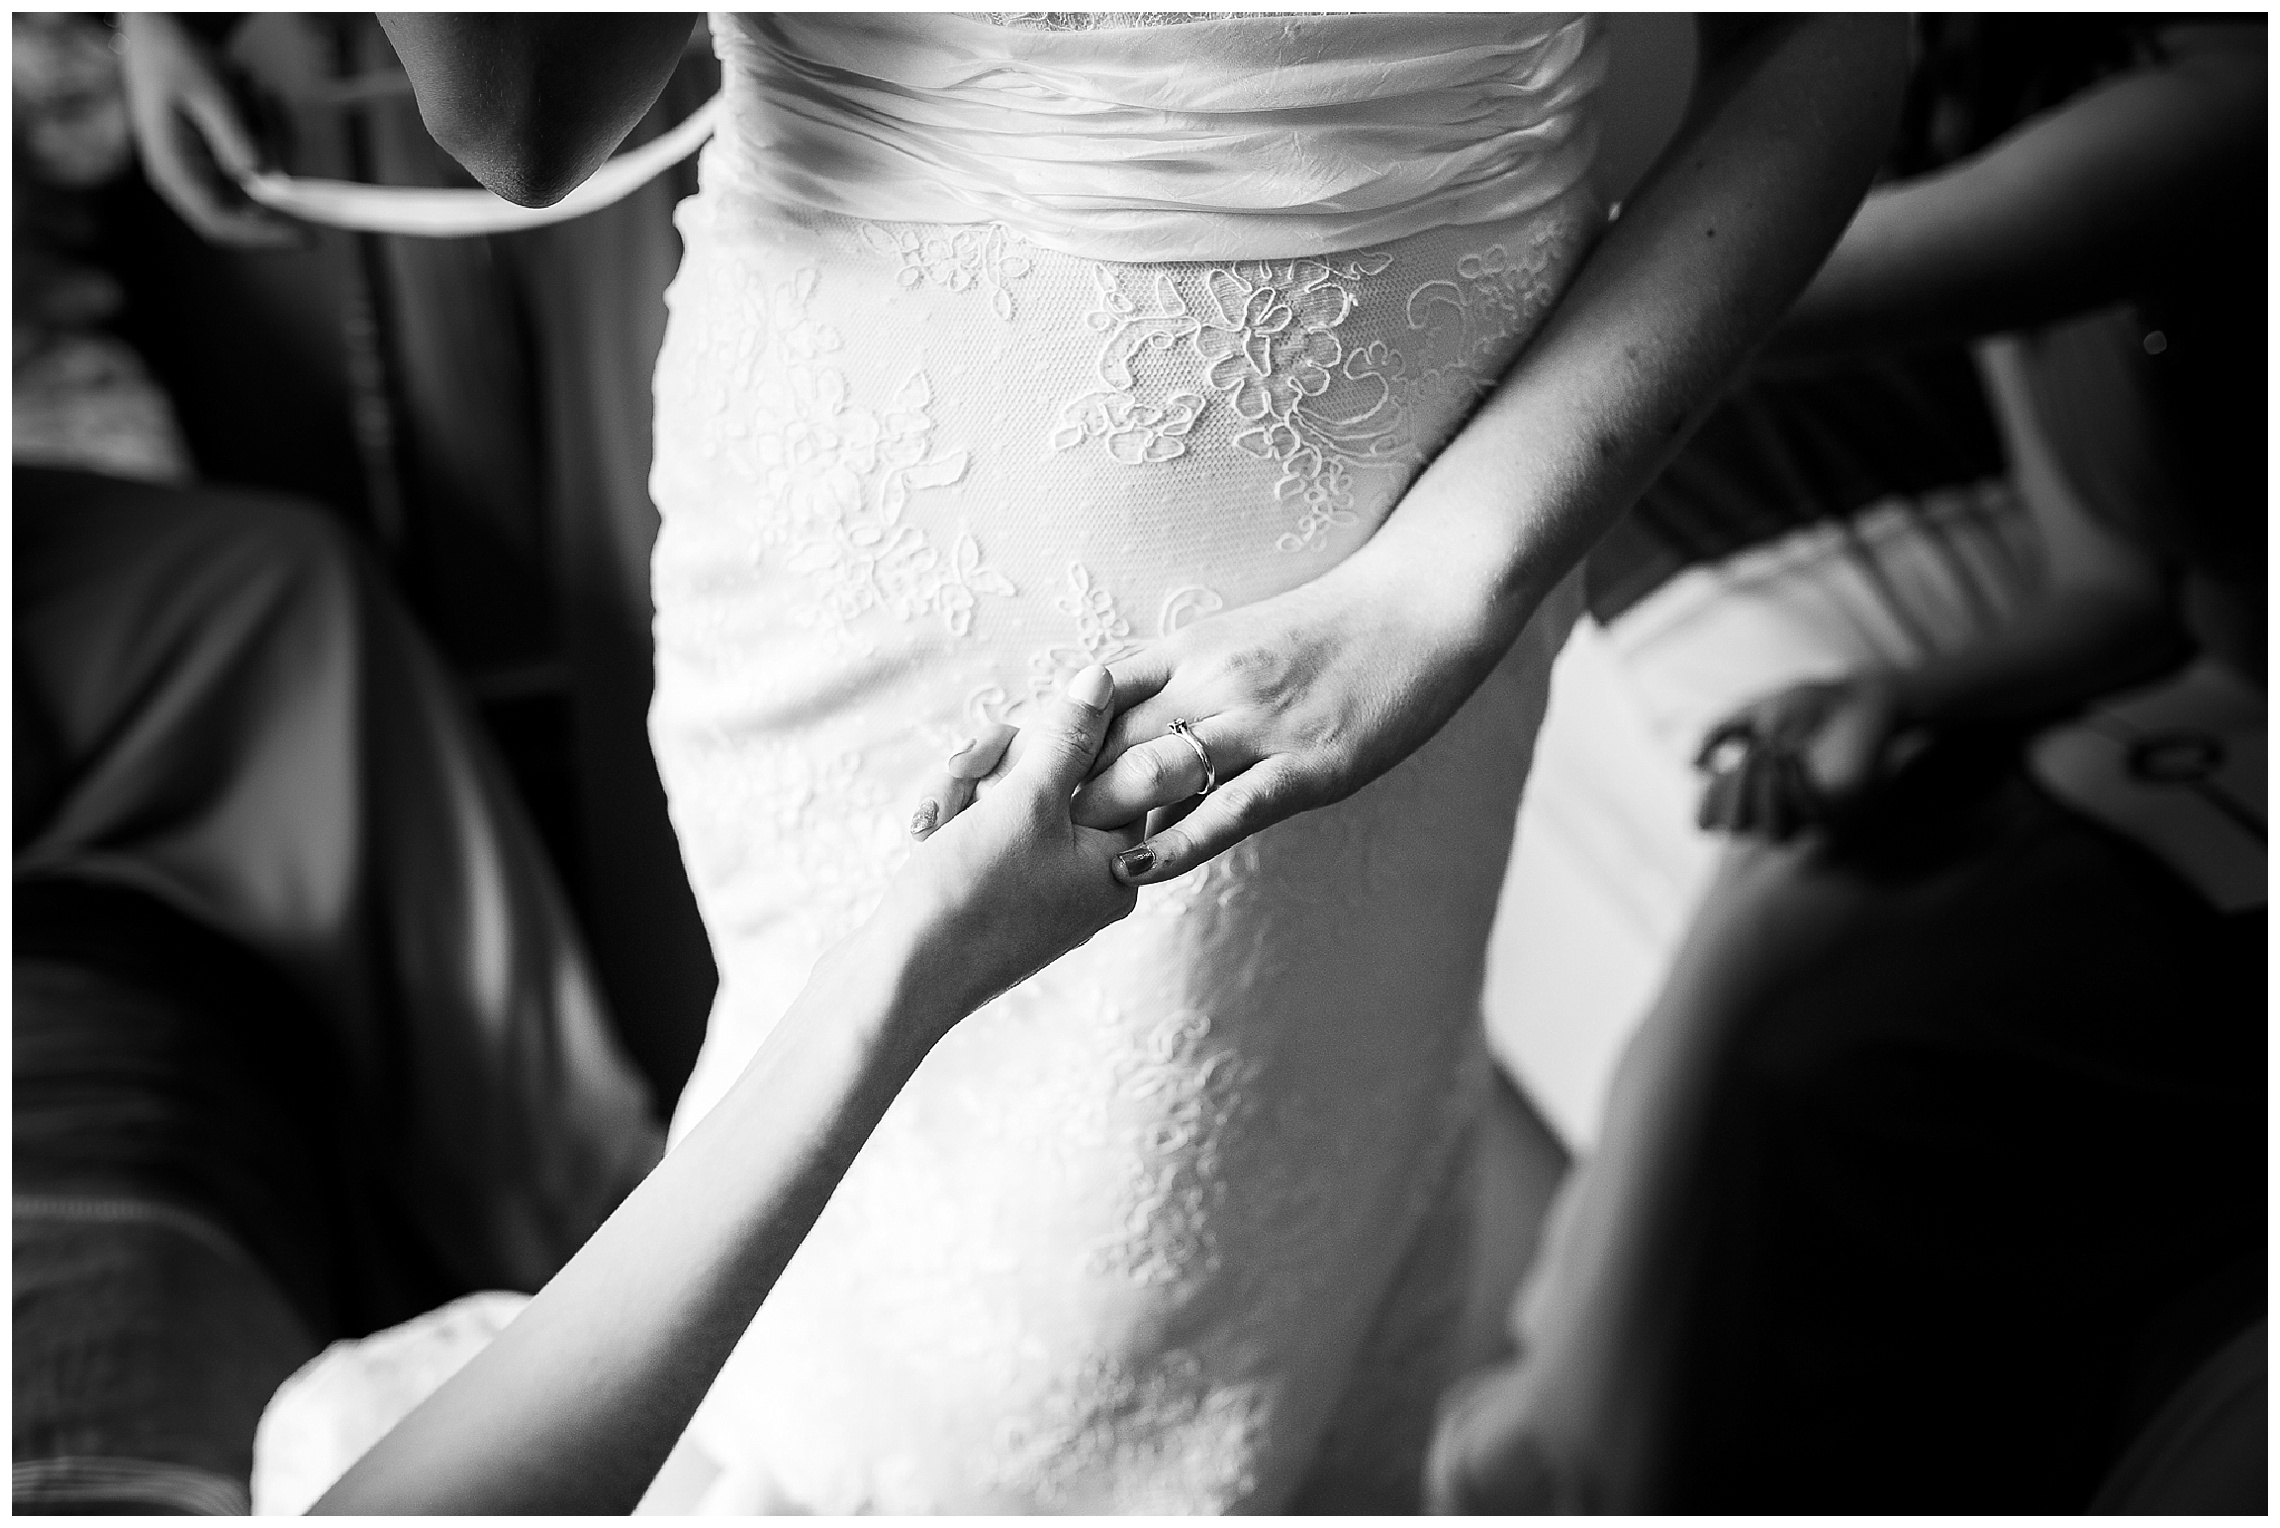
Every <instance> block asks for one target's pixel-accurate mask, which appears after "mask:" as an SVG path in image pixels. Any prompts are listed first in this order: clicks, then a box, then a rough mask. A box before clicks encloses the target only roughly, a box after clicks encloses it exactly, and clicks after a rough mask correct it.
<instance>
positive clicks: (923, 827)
mask: <svg viewBox="0 0 2280 1528" xmlns="http://www.w3.org/2000/svg"><path fill="white" fill-rule="evenodd" d="M941 815H942V807H941V805H940V804H939V803H937V802H934V801H921V802H920V803H919V804H918V810H917V811H915V812H913V813H911V814H910V831H911V833H912V834H913V836H915V835H917V834H920V833H928V832H932V831H933V829H934V819H935V818H937V817H939V816H941Z"/></svg>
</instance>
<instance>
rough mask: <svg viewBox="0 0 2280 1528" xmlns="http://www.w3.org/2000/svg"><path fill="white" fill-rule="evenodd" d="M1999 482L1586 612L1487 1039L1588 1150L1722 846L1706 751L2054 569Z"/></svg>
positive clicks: (1543, 744) (1567, 664) (1970, 635)
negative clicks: (1820, 681)
mask: <svg viewBox="0 0 2280 1528" xmlns="http://www.w3.org/2000/svg"><path fill="white" fill-rule="evenodd" d="M2039 570H2040V554H2039V551H2038V550H2037V543H2036V539H2035V533H2034V530H2033V526H2032V524H2031V522H2030V521H2029V520H2028V518H2027V516H2026V512H2025V510H2024V508H2023V506H2022V505H2021V504H2020V503H2019V501H2018V499H2017V498H2016V496H2015V495H2014V494H2013V493H2012V492H2011V490H2010V489H2009V488H2008V487H2007V486H2005V485H2003V484H1999V483H1988V484H1983V485H1980V486H1978V487H1974V488H1967V489H1958V490H1953V491H1947V492H1942V493H1935V494H1931V495H1927V496H1925V497H1924V498H1922V499H1919V500H1915V501H1912V502H1901V501H1894V502H1892V503H1889V504H1885V505H1881V506H1878V507H1875V508H1872V509H1870V510H1868V511H1866V512H1864V513H1863V514H1861V515H1860V516H1859V517H1858V518H1857V519H1856V520H1855V521H1854V522H1853V525H1852V528H1851V529H1850V530H1849V531H1848V530H1847V529H1846V528H1845V527H1843V526H1840V525H1837V524H1834V523H1824V524H1819V525H1814V526H1809V527H1807V528H1805V529H1803V530H1800V531H1797V532H1794V533H1793V534H1791V535H1789V536H1787V537H1785V538H1783V539H1781V540H1779V541H1776V542H1773V543H1771V544H1769V545H1766V546H1762V547H1755V548H1751V549H1749V550H1747V551H1744V552H1741V553H1738V554H1736V555H1735V556H1733V557H1730V558H1728V559H1726V560H1725V561H1723V562H1719V563H1715V564H1711V565H1708V566H1704V567H1697V568H1691V569H1688V570H1687V571H1686V572H1684V573H1681V574H1680V575H1678V576H1677V577H1676V578H1674V579H1672V580H1671V582H1670V583H1668V584H1666V585H1665V586H1664V587H1663V588H1661V589H1660V590H1658V591H1656V592H1655V593H1654V594H1653V595H1651V596H1649V597H1648V598H1647V599H1645V600H1643V601H1641V602H1640V603H1639V604H1638V605H1636V606H1634V607H1633V608H1632V609H1630V610H1628V611H1626V612H1625V613H1624V614H1623V615H1622V616H1621V617H1620V618H1619V619H1617V620H1616V621H1615V622H1614V623H1612V625H1610V626H1608V627H1605V628H1601V627H1599V626H1597V625H1595V624H1593V623H1590V622H1585V623H1582V624H1581V625H1579V626H1578V628H1577V630H1576V632H1575V635H1574V636H1573V637H1572V638H1571V639H1570V641H1569V644H1568V646H1567V648H1566V649H1565V650H1564V651H1563V652H1562V653H1561V655H1560V660H1559V663H1558V664H1557V665H1556V666H1555V667H1554V669H1553V673H1552V701H1551V706H1550V709H1549V711H1548V712H1547V713H1546V715H1545V720H1544V728H1543V731H1542V733H1541V734H1540V735H1539V736H1538V738H1537V743H1536V762H1535V770H1534V774H1533V775H1532V777H1531V779H1530V782H1529V786H1528V793H1527V796H1526V798H1525V799H1524V800H1523V801H1522V803H1521V806H1520V820H1519V830H1518V836H1517V843H1516V846H1515V849H1514V852H1513V857H1512V862H1511V865H1510V867H1509V869H1508V870H1507V873H1506V877H1505V883H1504V897H1503V904H1502V906H1501V907H1500V909H1499V911H1498V915H1497V924H1496V930H1495V933H1494V934H1493V935H1492V936H1491V939H1490V943H1489V965H1488V980H1487V989H1486V993H1487V995H1486V1007H1487V1011H1488V1023H1489V1038H1490V1045H1491V1047H1492V1048H1493V1049H1494V1051H1495V1053H1496V1055H1497V1056H1498V1058H1499V1059H1500V1060H1501V1061H1503V1062H1504V1064H1505V1065H1506V1066H1507V1067H1508V1068H1510V1069H1511V1071H1512V1073H1513V1075H1514V1076H1516V1077H1518V1078H1519V1079H1520V1080H1521V1082H1522V1084H1523V1086H1524V1087H1525V1088H1526V1089H1527V1090H1528V1093H1529V1096H1530V1097H1531V1098H1533V1099H1534V1100H1535V1101H1536V1103H1537V1104H1538V1105H1539V1106H1540V1107H1541V1108H1542V1109H1543V1110H1544V1113H1545V1115H1546V1116H1547V1117H1548V1118H1549V1119H1550V1121H1551V1122H1552V1124H1553V1126H1554V1127H1555V1128H1557V1129H1558V1130H1559V1131H1560V1132H1561V1134H1562V1135H1563V1136H1564V1137H1565V1138H1566V1140H1567V1142H1568V1145H1569V1146H1570V1147H1571V1148H1572V1149H1574V1150H1577V1151H1587V1150H1589V1149H1590V1147H1591V1145H1592V1143H1593V1141H1594V1140H1595V1139H1596V1138H1597V1135H1598V1128H1599V1111H1600V1105H1601V1101H1602V1099H1603V1097H1604V1095H1605V1092H1606V1085H1607V1080H1608V1078H1609V1076H1610V1075H1611V1073H1612V1072H1613V1069H1614V1065H1615V1061H1616V1059H1617V1058H1618V1056H1620V1054H1621V1052H1622V1048H1623V1045H1624V1043H1625V1042H1626V1041H1627V1040H1628V1039H1629V1038H1630V1034H1631V1031H1632V1029H1633V1028H1634V1027H1636V1025H1637V1024H1638V1021H1639V1020H1640V1019H1641V1018H1642V1017H1644V1016H1645V1013H1646V1009H1647V1006H1648V1005H1649V1004H1650V1003H1651V1002H1652V1001H1653V1000H1654V997H1655V995H1656V994H1657V993H1658V992H1659V991H1660V990H1661V987H1662V980H1663V973H1664V971H1665V970H1666V968H1667V967H1668V965H1669V962H1670V958H1671V956H1672V955H1673V954H1674V953H1675V952H1676V950H1677V946H1678V942H1679V940H1680V938H1681V937H1682V936H1683V935H1684V933H1685V931H1686V928H1687V925H1688V924H1689V923H1691V922H1692V921H1693V917H1694V912H1695V909H1696V907H1697V906H1698V905H1699V903H1700V899H1701V895H1702V892H1703V889H1704V887H1705V886H1706V885H1707V883H1708V881H1709V877H1710V875H1711V872H1712V870H1713V869H1714V868H1715V862H1716V859H1717V855H1718V852H1719V845H1720V840H1719V839H1717V838H1716V837H1715V836H1713V835H1711V834H1708V833H1704V832H1702V831H1701V830H1700V829H1698V828H1696V827H1695V826H1694V811H1695V805H1696V800H1697V797H1698V795H1699V790H1700V786H1699V777H1698V776H1697V775H1696V774H1695V772H1694V769H1693V759H1694V752H1695V749H1696V748H1697V746H1698V745H1699V744H1700V742H1701V739H1702V735H1703V733H1704V732H1705V731H1706V730H1707V729H1708V727H1709V726H1710V724H1711V723H1712V722H1713V721H1715V720H1717V719H1718V718H1719V717H1721V716H1723V715H1724V714H1726V712H1728V711H1729V710H1731V709H1732V708H1733V707H1734V706H1736V705H1738V704H1739V703H1741V702H1742V701H1744V700H1747V699H1749V698H1750V697H1752V696H1755V695H1760V694H1763V693H1765V692H1766V691H1768V690H1773V689H1777V688H1780V687H1781V686H1783V685H1787V684H1790V683H1793V682H1795V681H1798V680H1801V679H1809V678H1819V677H1827V676H1830V675H1835V674H1841V673H1844V672H1847V671H1849V670H1852V669H1856V668H1860V667H1863V666H1866V665H1869V664H1901V663H1908V662H1912V661H1914V660H1916V659H1918V658H1921V657H1923V656H1925V655H1927V654H1928V653H1929V652H1931V651H1932V650H1933V648H1934V645H1935V644H1934V643H1933V641H1932V639H1931V637H1930V634H1931V633H1940V634H1942V636H1941V639H1940V642H1939V644H1938V645H1940V646H1955V645H1961V644H1963V643H1966V642H1969V641H1971V640H1974V639H1975V638H1977V637H1978V636H1980V635H1982V634H1983V633H1985V632H1987V631H1989V630H1991V629H1992V628H1993V627H1994V626H1995V625H1996V624H1998V623H1999V622H2001V621H2002V620H2004V619H2007V618H2008V617H2009V616H2010V615H2011V614H2012V613H2014V612H2016V611H2017V610H2018V608H2019V607H2020V605H2021V603H2022V602H2023V601H2024V600H2025V598H2026V597H2027V596H2028V595H2029V594H2030V593H2031V592H2032V590H2033V589H2034V588H2035V586H2036V584H2037V582H2038V580H2039V578H2040V571H2039Z"/></svg>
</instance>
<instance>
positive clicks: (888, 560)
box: [723, 269, 1015, 645]
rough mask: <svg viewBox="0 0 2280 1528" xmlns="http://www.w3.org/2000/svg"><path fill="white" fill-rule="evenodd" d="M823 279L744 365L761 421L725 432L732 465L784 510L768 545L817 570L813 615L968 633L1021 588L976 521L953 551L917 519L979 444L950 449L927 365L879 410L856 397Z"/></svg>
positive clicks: (792, 294) (781, 298)
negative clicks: (914, 507)
mask: <svg viewBox="0 0 2280 1528" xmlns="http://www.w3.org/2000/svg"><path fill="white" fill-rule="evenodd" d="M815 285H816V273H815V271H814V270H812V269H808V270H803V271H801V272H799V273H798V274H797V275H796V276H794V277H793V278H792V279H791V280H790V281H789V282H786V283H784V284H782V285H781V286H780V287H779V288H778V290H777V292H776V293H775V300H774V302H773V303H772V304H768V305H765V309H764V311H767V316H768V318H769V319H770V320H771V321H772V322H771V323H770V324H769V325H768V326H767V331H766V332H767V338H768V344H767V345H766V346H765V347H755V348H754V349H753V350H752V351H751V352H749V353H748V354H747V355H746V356H744V357H742V358H740V359H742V360H743V362H744V364H743V366H741V367H740V368H739V370H741V371H742V372H743V373H744V379H745V380H748V384H749V386H750V388H751V390H752V393H753V395H754V398H755V402H756V405H757V406H756V407H755V408H754V409H753V410H752V411H751V414H750V416H749V417H750V418H751V419H753V420H754V421H757V422H758V423H757V426H755V425H752V424H740V423H736V422H731V423H730V424H729V425H728V426H727V427H726V429H725V430H724V432H723V433H724V435H725V437H726V439H725V445H724V449H725V450H726V452H727V454H728V456H729V458H730V460H731V462H732V463H733V464H734V465H735V466H736V467H737V468H738V469H740V470H741V471H742V473H743V474H744V475H745V476H746V477H747V478H749V479H751V480H752V481H754V482H756V483H757V484H758V485H759V487H760V489H761V492H762V498H763V502H764V503H766V504H768V505H769V506H770V507H771V508H772V510H773V513H771V514H769V515H767V516H766V517H765V518H764V519H762V521H761V522H760V526H759V534H758V542H759V548H760V549H761V550H763V551H770V552H777V553H780V554H781V555H782V556H783V558H784V561H785V565H786V566H788V567H790V568H791V569H793V570H794V571H796V572H798V573H801V574H803V575H805V576H806V577H807V578H808V579H809V581H810V584H811V586H812V587H813V589H814V590H815V599H814V601H813V603H812V604H810V605H809V606H808V607H807V608H805V609H803V610H802V611H801V612H800V619H801V621H802V623H803V624H805V625H808V626H811V627H820V628H823V629H825V630H828V631H832V632H835V633H837V634H839V635H841V636H843V637H847V638H848V639H850V640H853V639H854V625H855V622H856V621H857V620H858V619H860V618H861V617H862V616H863V615H865V614H866V613H868V612H870V611H873V610H883V611H885V612H887V613H888V614H891V615H893V616H894V617H895V618H896V619H898V620H902V621H909V620H914V619H917V618H919V617H922V616H929V615H931V616H935V617H938V618H939V619H940V620H941V622H942V625H943V628H944V629H945V630H947V631H948V632H949V633H950V635H952V636H954V637H963V636H965V635H967V634H968V633H969V632H970V631H971V630H972V629H973V620H974V608H975V604H976V602H977V600H978V599H979V597H980V596H982V595H986V594H988V595H999V596H1011V595H1012V594H1014V593H1015V589H1014V585H1013V582H1012V580H1010V579H1008V578H1007V577H1005V575H1004V574H1002V573H1000V572H998V571H997V570H996V569H995V568H993V567H991V566H990V565H989V563H988V562H987V561H986V560H985V559H984V557H983V555H982V549H981V544H980V543H979V542H978V541H977V540H976V539H975V537H974V534H973V532H972V531H971V530H970V529H967V528H965V527H964V526H961V527H960V529H959V532H958V536H957V539H956V541H955V542H954V543H953V544H952V546H951V549H950V552H949V555H948V556H946V557H945V556H944V555H942V554H941V553H940V552H939V551H938V550H937V549H936V548H935V547H934V545H933V544H932V543H931V542H930V541H929V539H928V537H927V535H926V533H925V531H923V530H921V529H920V528H919V527H918V526H916V525H913V524H909V523H907V522H906V520H905V518H904V515H905V511H906V510H908V509H909V507H910V505H911V502H912V500H913V498H914V497H915V496H916V495H918V494H920V493H923V492H925V491H926V490H929V489H937V488H944V487H948V486H949V485H951V484H953V483H956V482H958V481H959V480H960V479H961V478H963V477H964V476H965V475H966V460H967V459H966V453H965V452H964V451H962V450H952V451H942V450H937V449H936V447H935V444H934V429H935V425H934V418H933V412H932V410H933V405H934V388H933V384H932V383H931V382H929V381H928V380H927V376H926V373H925V371H924V370H923V369H921V370H915V371H913V372H911V373H910V375H909V376H908V377H907V378H905V379H904V381H903V382H902V384H901V386H899V387H898V388H896V390H895V393H894V396H893V398H892V400H891V401H890V403H889V405H888V407H886V408H885V409H871V408H866V407H864V406H862V405H861V404H858V403H857V402H855V401H854V399H853V398H852V397H851V396H850V389H849V388H848V385H847V378H846V375H845V374H844V373H843V372H841V371H839V370H837V369H836V368H834V367H831V366H827V365H822V364H819V361H820V358H822V357H826V356H829V355H831V354H832V353H833V352H835V351H837V350H839V349H840V347H841V340H840V336H839V333H838V331H837V330H836V329H834V328H832V327H831V326H830V325H828V324H823V323H819V322H817V321H815V320H813V319H811V318H810V317H809V316H808V311H807V310H808V303H809V300H810V298H812V296H813V295H814V292H815ZM770 310H772V311H770ZM768 349H772V350H773V352H774V359H775V360H776V361H777V363H778V364H777V365H776V366H774V367H770V366H768V365H767V364H766V361H767V359H768V358H769V357H768V356H767V354H766V351H767V350H768ZM858 645H860V644H858Z"/></svg>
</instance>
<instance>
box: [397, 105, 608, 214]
mask: <svg viewBox="0 0 2280 1528" xmlns="http://www.w3.org/2000/svg"><path fill="white" fill-rule="evenodd" d="M420 117H421V120H422V121H423V122H425V123H426V124H427V130H428V133H429V135H430V136H432V137H433V138H434V139H435V141H436V144H437V145H438V146H439V147H440V148H442V149H443V151H444V152H445V153H447V154H449V155H450V156H451V157H452V158H453V159H455V160H457V161H459V164H460V166H461V167H462V168H463V169H465V170H466V171H467V173H468V174H470V175H472V176H474V177H475V179H476V180H478V181H480V182H481V183H482V185H483V186H484V188H485V189H487V190H489V191H492V192H494V193H496V194H497V195H499V196H502V197H504V198H506V199H507V200H508V201H510V202H513V203H515V204H516V205H517V206H521V207H551V206H553V205H554V204H555V203H556V202H559V201H560V200H562V198H564V197H565V196H568V195H569V194H570V193H571V192H572V191H575V190H576V189H577V188H578V187H579V185H580V184H581V183H583V182H584V181H585V179H586V177H587V176H589V175H591V174H593V173H594V170H595V168H596V167H597V166H598V165H599V164H600V162H601V161H602V159H604V158H606V157H607V156H608V149H607V147H605V148H604V149H603V150H602V151H601V152H600V153H599V154H596V153H591V152H573V151H571V150H569V149H567V148H565V147H563V146H561V145H559V144H550V143H549V141H548V135H547V134H546V133H544V132H543V131H541V130H540V127H539V124H538V123H537V122H536V121H535V120H534V117H535V114H528V115H526V114H522V113H517V112H514V111H500V110H497V109H493V110H491V111H488V112H484V113H481V114H476V113H464V112H454V111H451V110H449V109H444V110H438V111H435V112H432V113H431V112H429V111H427V110H425V109H423V110H422V111H421V113H420Z"/></svg>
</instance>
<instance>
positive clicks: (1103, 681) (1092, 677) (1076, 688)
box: [1068, 663, 1116, 711]
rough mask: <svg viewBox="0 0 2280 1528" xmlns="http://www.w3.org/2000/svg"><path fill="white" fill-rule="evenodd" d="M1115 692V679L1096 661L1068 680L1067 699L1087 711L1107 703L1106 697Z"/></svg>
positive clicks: (1097, 708)
mask: <svg viewBox="0 0 2280 1528" xmlns="http://www.w3.org/2000/svg"><path fill="white" fill-rule="evenodd" d="M1115 693H1116V681H1115V680H1114V679H1111V678H1110V677H1109V673H1108V670H1107V669H1104V668H1102V667H1101V666H1100V665H1099V664H1097V663H1096V664H1094V665H1093V666H1092V667H1091V668H1088V669H1085V670H1083V671H1082V672H1080V673H1079V674H1078V675H1077V677H1076V678H1074V679H1072V680H1070V681H1069V690H1068V695H1069V699H1071V700H1073V701H1075V702H1076V703H1077V704H1078V705H1080V706H1083V707H1084V708H1085V709H1087V710H1089V711H1098V710H1099V709H1100V708H1101V707H1103V706H1105V705H1107V704H1108V698H1109V697H1110V696H1111V695H1114V694H1115Z"/></svg>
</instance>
